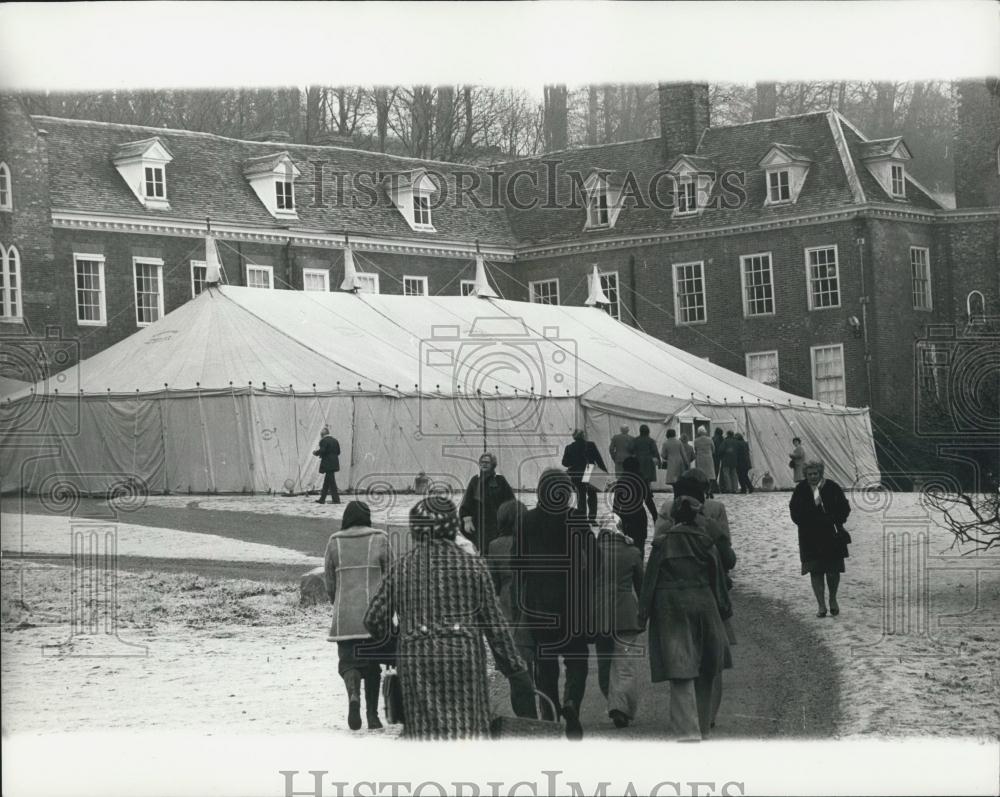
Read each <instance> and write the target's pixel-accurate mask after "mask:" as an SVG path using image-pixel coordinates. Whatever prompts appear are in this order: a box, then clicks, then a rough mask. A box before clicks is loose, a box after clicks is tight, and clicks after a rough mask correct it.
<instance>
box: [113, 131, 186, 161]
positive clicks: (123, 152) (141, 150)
mask: <svg viewBox="0 0 1000 797" xmlns="http://www.w3.org/2000/svg"><path fill="white" fill-rule="evenodd" d="M154 144H159V145H160V146H161V147H163V149H165V150H166V151H167V154H168V155H170V156H171V157H173V153H172V152H170V149H169V148H168V147H167V145H166V144H164V143H163V141H162V139H160V138H159V136H153V137H152V138H144V139H142V140H141V141H129V142H127V143H125V144H120V145H119V146H118V147H117V149H116V150H115V153H114V157H115V158H136V157H138V156H140V155H143V154H145V153H146V152H147V151H148V150H149V149H150V148H151V147H152V146H153V145H154Z"/></svg>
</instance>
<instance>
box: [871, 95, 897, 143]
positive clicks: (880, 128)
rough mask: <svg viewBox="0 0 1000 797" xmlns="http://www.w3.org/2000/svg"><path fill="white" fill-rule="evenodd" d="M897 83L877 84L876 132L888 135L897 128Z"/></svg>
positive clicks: (880, 134)
mask: <svg viewBox="0 0 1000 797" xmlns="http://www.w3.org/2000/svg"><path fill="white" fill-rule="evenodd" d="M895 107H896V84H895V83H889V82H879V83H876V84H875V133H876V135H879V136H888V135H891V134H892V131H893V130H894V129H895V121H896V120H895Z"/></svg>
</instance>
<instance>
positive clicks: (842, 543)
mask: <svg viewBox="0 0 1000 797" xmlns="http://www.w3.org/2000/svg"><path fill="white" fill-rule="evenodd" d="M804 470H805V479H803V480H802V481H800V482H799V483H798V484H797V485H795V489H794V490H793V491H792V498H791V500H790V501H789V503H788V509H789V512H790V514H791V516H792V522H793V523H794V524H795V525H796V527H797V528H798V535H799V559H800V560H801V562H802V575H805V574H806V573H808V574H809V580H810V581H811V582H812V588H813V594H814V595H815V596H816V604H817V611H816V616H817V617H826V611H827V609H826V595H825V591H824V584H823V581H824V579H825V580H826V588H827V589H829V591H830V614H832V615H833V616H834V617H836V616H837V615H838V614H840V604H839V603H837V590H838V589H839V588H840V574H841V573H843V572H844V571H845V569H846V568H845V567H844V559H846V558H847V556H848V551H847V541H848V537H847V533H846V531H844V530H843V524H844V523H846V522H847V517H848V515H850V514H851V505H850V503H849V502H848V500H847V498H846V497H845V496H844V491H843V490H842V489H841V487H840V485H839V484H837V483H836V482H835V481H832V480H830V479H827V478H824V472H825V466H824V465H823V462H822V460H819V459H813V460H809V461H807V462H806V463H805V468H804Z"/></svg>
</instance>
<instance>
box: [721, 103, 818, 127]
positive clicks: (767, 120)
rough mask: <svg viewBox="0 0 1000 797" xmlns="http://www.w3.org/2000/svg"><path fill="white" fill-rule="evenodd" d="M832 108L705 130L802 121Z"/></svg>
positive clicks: (752, 120)
mask: <svg viewBox="0 0 1000 797" xmlns="http://www.w3.org/2000/svg"><path fill="white" fill-rule="evenodd" d="M831 110H833V109H832V108H824V109H822V110H819V111H806V112H804V113H793V114H788V115H787V116H773V117H771V118H769V119H751V120H750V121H749V122H737V123H735V124H731V125H710V126H709V127H707V128H705V129H706V130H731V129H732V128H734V127H748V126H749V125H757V124H763V123H764V122H783V121H784V120H785V119H802V118H803V117H806V116H819V115H820V114H826V113H829V112H830V111H831Z"/></svg>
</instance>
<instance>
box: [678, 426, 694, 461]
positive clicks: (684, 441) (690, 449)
mask: <svg viewBox="0 0 1000 797" xmlns="http://www.w3.org/2000/svg"><path fill="white" fill-rule="evenodd" d="M681 445H683V446H684V453H685V454H687V461H688V465H690V464H691V463H692V462H694V446H693V445H691V438H690V437H688V436H687V434H686V433H685V434H682V435H681Z"/></svg>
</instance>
